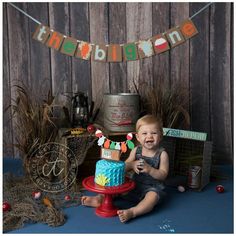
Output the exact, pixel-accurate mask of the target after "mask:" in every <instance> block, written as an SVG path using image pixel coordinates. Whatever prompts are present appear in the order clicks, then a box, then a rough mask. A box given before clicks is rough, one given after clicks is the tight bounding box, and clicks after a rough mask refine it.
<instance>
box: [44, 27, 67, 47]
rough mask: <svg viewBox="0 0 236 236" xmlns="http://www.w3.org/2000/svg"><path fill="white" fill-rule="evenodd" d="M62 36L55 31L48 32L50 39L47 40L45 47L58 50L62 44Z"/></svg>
mask: <svg viewBox="0 0 236 236" xmlns="http://www.w3.org/2000/svg"><path fill="white" fill-rule="evenodd" d="M63 39H64V36H63V35H62V34H60V33H58V32H56V31H54V32H50V37H49V39H48V40H47V43H46V45H47V46H48V47H50V48H54V49H56V50H59V49H60V47H61V44H62V42H63Z"/></svg>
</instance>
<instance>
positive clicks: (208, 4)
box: [190, 2, 213, 19]
mask: <svg viewBox="0 0 236 236" xmlns="http://www.w3.org/2000/svg"><path fill="white" fill-rule="evenodd" d="M211 4H213V2H209V3H207V4H206V6H204V7H203V8H201V9H200V10H199V11H197V12H196V13H195V14H193V15H192V16H191V17H190V19H193V18H194V17H195V16H197V15H198V14H200V13H201V12H202V11H204V10H205V9H206V8H208V7H209V6H210V5H211Z"/></svg>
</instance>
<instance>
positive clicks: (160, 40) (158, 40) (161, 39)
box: [152, 34, 170, 54]
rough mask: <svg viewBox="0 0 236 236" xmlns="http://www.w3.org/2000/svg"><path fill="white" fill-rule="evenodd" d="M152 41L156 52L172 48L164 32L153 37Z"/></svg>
mask: <svg viewBox="0 0 236 236" xmlns="http://www.w3.org/2000/svg"><path fill="white" fill-rule="evenodd" d="M152 43H153V47H154V50H155V53H156V54H159V53H162V52H165V51H167V50H169V49H170V47H169V44H168V41H167V39H166V37H165V35H164V34H158V35H156V36H154V37H152Z"/></svg>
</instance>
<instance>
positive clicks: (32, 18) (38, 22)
mask: <svg viewBox="0 0 236 236" xmlns="http://www.w3.org/2000/svg"><path fill="white" fill-rule="evenodd" d="M8 4H10V5H11V6H12V7H14V8H15V9H17V10H18V11H20V12H21V13H23V14H24V15H26V16H27V17H29V18H30V19H31V20H33V21H34V22H36V23H37V24H39V25H41V22H40V21H38V20H36V19H35V18H34V17H32V16H30V15H29V14H27V13H26V12H25V11H23V10H21V9H20V8H19V7H17V6H16V5H15V4H13V3H11V2H9V3H8Z"/></svg>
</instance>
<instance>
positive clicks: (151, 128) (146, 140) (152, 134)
mask: <svg viewBox="0 0 236 236" xmlns="http://www.w3.org/2000/svg"><path fill="white" fill-rule="evenodd" d="M136 138H137V140H138V141H139V143H140V144H141V145H142V146H143V147H144V148H146V149H149V150H151V149H155V148H157V146H158V144H159V142H160V141H161V132H160V128H159V126H158V125H157V124H147V125H142V126H141V127H140V128H139V131H138V133H137V135H136Z"/></svg>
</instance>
